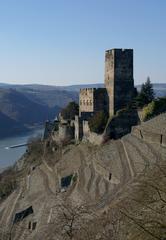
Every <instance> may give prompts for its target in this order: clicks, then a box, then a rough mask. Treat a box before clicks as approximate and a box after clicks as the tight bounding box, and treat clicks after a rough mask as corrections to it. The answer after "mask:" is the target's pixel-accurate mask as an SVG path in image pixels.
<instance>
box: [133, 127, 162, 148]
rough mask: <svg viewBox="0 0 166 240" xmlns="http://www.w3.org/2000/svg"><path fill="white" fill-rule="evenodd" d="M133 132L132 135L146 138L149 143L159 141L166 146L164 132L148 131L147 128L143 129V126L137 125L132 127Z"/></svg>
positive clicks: (158, 142)
mask: <svg viewBox="0 0 166 240" xmlns="http://www.w3.org/2000/svg"><path fill="white" fill-rule="evenodd" d="M131 133H132V135H134V136H136V137H138V138H141V139H144V140H145V141H147V142H149V143H157V144H161V145H163V146H166V135H164V134H160V133H156V132H150V131H146V130H145V129H141V127H137V126H134V127H132V132H131Z"/></svg>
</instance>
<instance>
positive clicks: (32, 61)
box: [0, 0, 166, 85]
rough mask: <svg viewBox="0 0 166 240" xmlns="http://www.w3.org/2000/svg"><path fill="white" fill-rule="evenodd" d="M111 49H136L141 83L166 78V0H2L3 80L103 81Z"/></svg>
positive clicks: (0, 52) (137, 80) (0, 68)
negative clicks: (106, 60) (105, 64)
mask: <svg viewBox="0 0 166 240" xmlns="http://www.w3.org/2000/svg"><path fill="white" fill-rule="evenodd" d="M111 48H133V49H134V78H135V83H136V84H138V83H142V82H143V81H145V80H146V78H147V76H150V77H151V81H152V82H163V83H164V82H166V0H0V82H6V83H42V84H52V85H70V84H80V83H97V82H103V81H104V52H105V50H106V49H111Z"/></svg>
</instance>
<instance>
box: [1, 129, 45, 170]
mask: <svg viewBox="0 0 166 240" xmlns="http://www.w3.org/2000/svg"><path fill="white" fill-rule="evenodd" d="M42 133H43V128H38V129H36V130H35V131H32V132H28V133H25V134H24V135H19V136H15V137H10V138H4V139H0V171H1V170H2V169H3V168H5V167H8V166H9V165H12V164H13V163H14V162H15V161H16V160H18V159H19V158H20V157H21V156H22V155H23V154H24V153H25V151H26V148H27V147H26V146H22V147H18V148H9V149H6V148H7V147H10V146H13V145H19V144H22V143H27V142H28V140H29V139H30V138H32V137H36V136H39V135H40V136H41V135H42Z"/></svg>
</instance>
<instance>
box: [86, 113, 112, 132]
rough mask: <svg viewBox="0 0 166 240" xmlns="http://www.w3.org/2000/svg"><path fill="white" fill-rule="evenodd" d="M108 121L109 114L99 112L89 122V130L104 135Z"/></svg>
mask: <svg viewBox="0 0 166 240" xmlns="http://www.w3.org/2000/svg"><path fill="white" fill-rule="evenodd" d="M107 121H108V114H106V113H105V112H103V111H100V112H97V113H96V114H95V115H94V116H93V117H92V118H91V119H90V120H89V128H90V130H91V131H92V132H95V133H102V132H103V131H104V129H105V126H106V124H107Z"/></svg>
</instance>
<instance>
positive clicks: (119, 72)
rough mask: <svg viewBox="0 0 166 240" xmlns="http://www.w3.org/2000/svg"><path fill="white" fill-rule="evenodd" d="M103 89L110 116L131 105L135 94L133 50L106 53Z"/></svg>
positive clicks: (114, 50)
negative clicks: (106, 97)
mask: <svg viewBox="0 0 166 240" xmlns="http://www.w3.org/2000/svg"><path fill="white" fill-rule="evenodd" d="M105 87H106V89H107V93H108V97H109V115H110V116H112V115H114V114H115V113H116V112H117V111H118V110H120V109H122V108H124V107H125V106H127V105H128V104H129V103H131V101H132V99H133V96H134V92H135V88H134V79H133V49H112V50H108V51H106V53H105Z"/></svg>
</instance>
